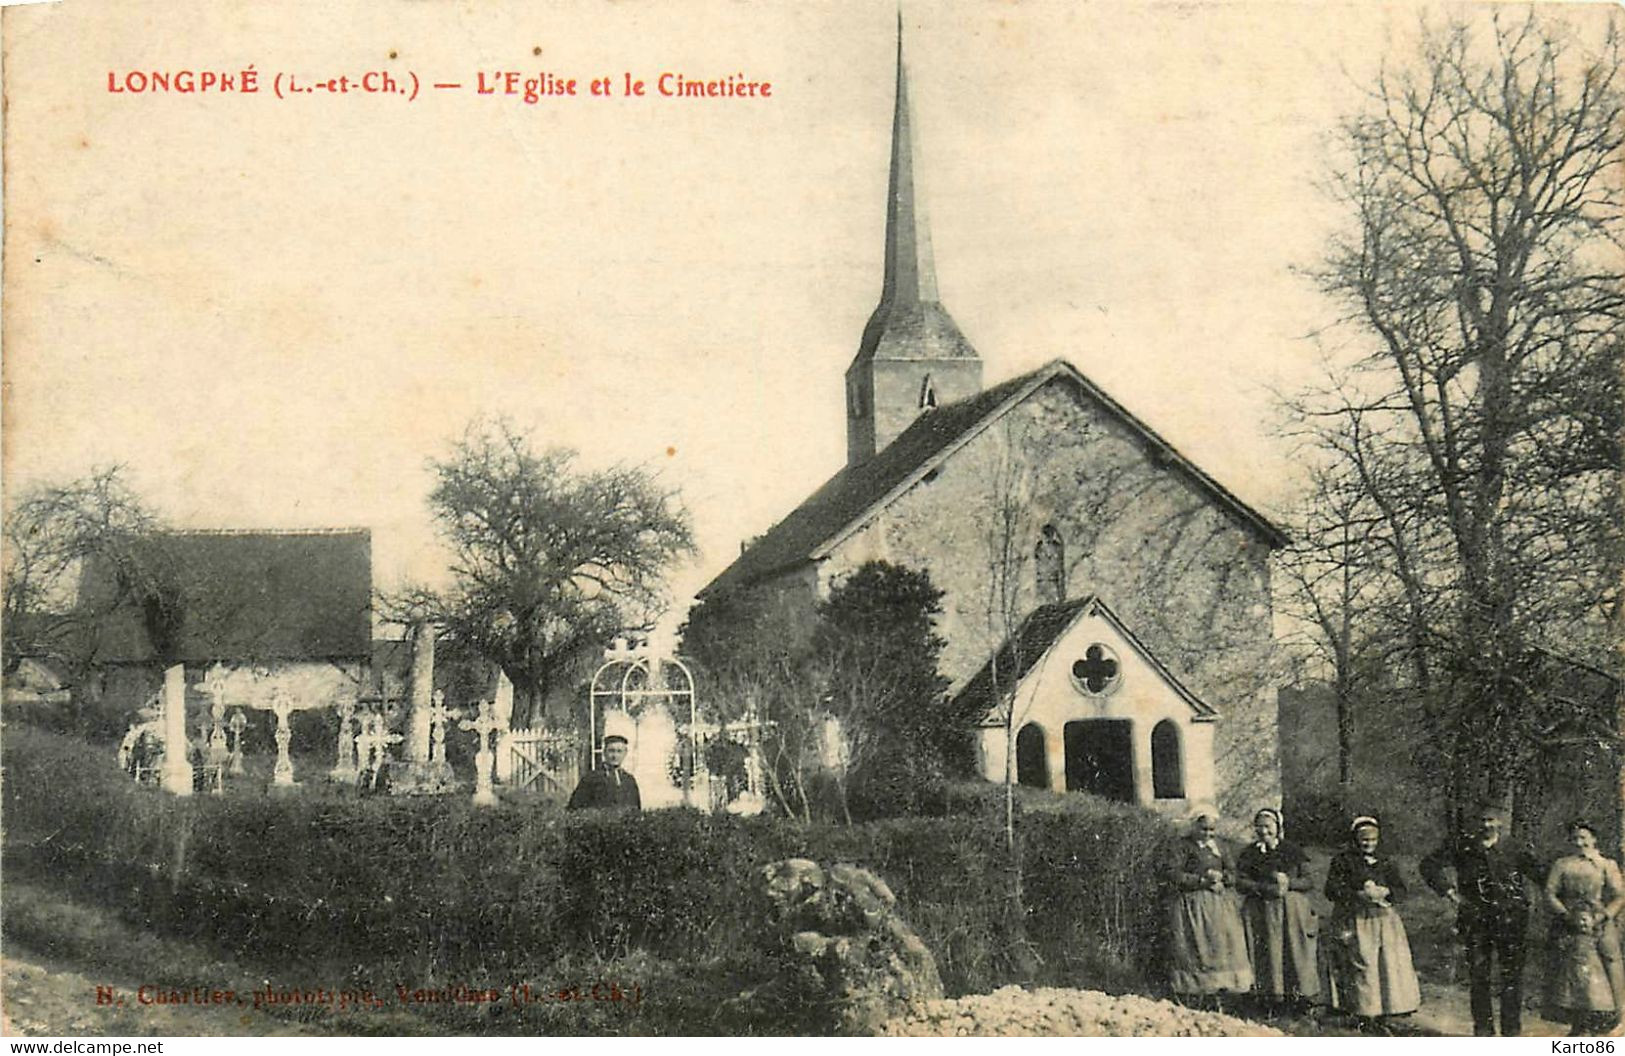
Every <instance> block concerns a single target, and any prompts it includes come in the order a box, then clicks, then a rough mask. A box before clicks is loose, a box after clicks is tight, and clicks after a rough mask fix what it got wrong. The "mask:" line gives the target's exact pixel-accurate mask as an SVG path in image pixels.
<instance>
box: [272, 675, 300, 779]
mask: <svg viewBox="0 0 1625 1056" xmlns="http://www.w3.org/2000/svg"><path fill="white" fill-rule="evenodd" d="M269 710H270V712H271V714H273V715H275V716H276V733H275V734H274V736H275V738H276V768H275V769H274V770H272V771H271V783H272V784H275V785H291V784H294V783H295V782H294V780H293V759H292V757H290V756H289V755H288V745H289V744H291V743H293V728H292V727H290V726H289V725H288V716H289V715H291V714H292V713H293V710H294V708H293V698H291V697H289V696H288V695H287V694H286V693H282V692H278V693H277V694H276V696H274V697H272V698H271V707H270V709H269Z"/></svg>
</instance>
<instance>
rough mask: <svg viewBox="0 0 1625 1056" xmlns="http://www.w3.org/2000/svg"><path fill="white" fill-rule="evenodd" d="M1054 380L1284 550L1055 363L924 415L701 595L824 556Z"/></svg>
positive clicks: (1230, 499) (1258, 518) (1229, 497)
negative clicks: (913, 481) (916, 479)
mask: <svg viewBox="0 0 1625 1056" xmlns="http://www.w3.org/2000/svg"><path fill="white" fill-rule="evenodd" d="M1055 378H1062V379H1065V380H1066V381H1068V382H1070V383H1071V384H1074V385H1076V386H1078V387H1079V388H1080V389H1081V390H1082V391H1083V392H1084V393H1085V395H1086V396H1088V397H1090V398H1091V399H1092V400H1093V401H1094V402H1096V403H1097V404H1099V405H1100V406H1101V407H1103V408H1104V409H1105V411H1106V412H1107V413H1108V414H1111V415H1112V416H1114V417H1115V418H1117V419H1118V420H1119V421H1121V422H1123V423H1124V424H1125V425H1126V426H1127V427H1128V428H1129V429H1131V430H1132V431H1133V432H1135V433H1137V434H1138V435H1139V436H1140V437H1141V438H1142V439H1143V440H1144V441H1145V442H1146V443H1147V444H1148V445H1149V446H1150V447H1151V448H1152V449H1153V450H1155V451H1156V452H1157V453H1158V456H1159V457H1160V458H1162V459H1163V460H1164V461H1165V462H1166V463H1167V464H1168V465H1169V466H1170V468H1172V469H1174V470H1175V471H1176V472H1180V473H1183V474H1184V475H1185V476H1187V477H1188V478H1190V479H1191V480H1192V481H1193V482H1194V483H1195V484H1196V485H1197V486H1198V487H1199V488H1201V489H1202V490H1203V491H1205V492H1206V493H1207V494H1209V495H1210V496H1211V497H1212V498H1213V499H1214V501H1215V502H1216V503H1217V504H1219V505H1220V506H1222V507H1224V508H1225V509H1227V510H1228V511H1229V512H1230V513H1231V514H1232V515H1233V516H1234V517H1235V518H1236V519H1237V520H1238V521H1240V522H1241V523H1242V524H1244V525H1246V526H1247V527H1248V528H1250V529H1251V530H1252V531H1254V532H1255V533H1257V534H1258V535H1260V536H1261V537H1262V538H1263V539H1264V540H1265V542H1267V543H1268V544H1269V545H1270V546H1272V547H1279V546H1282V545H1285V542H1286V536H1285V535H1284V534H1283V533H1282V532H1281V530H1280V529H1279V528H1277V527H1276V526H1275V525H1274V524H1272V523H1270V521H1269V520H1268V519H1266V518H1265V517H1264V516H1263V515H1262V514H1260V513H1258V512H1257V511H1256V510H1254V509H1252V507H1250V506H1248V505H1247V504H1246V503H1244V502H1242V501H1241V500H1240V499H1238V498H1236V497H1235V496H1234V495H1233V494H1231V493H1230V492H1229V491H1228V490H1226V489H1225V488H1224V487H1223V486H1222V485H1220V484H1219V483H1218V482H1217V481H1215V480H1214V479H1213V478H1212V477H1210V476H1208V475H1207V474H1206V473H1205V472H1203V471H1202V470H1201V469H1200V468H1199V467H1198V466H1196V465H1195V464H1194V463H1192V462H1191V461H1190V460H1189V459H1187V458H1185V456H1183V455H1181V454H1180V453H1179V452H1178V451H1177V450H1175V449H1174V447H1173V445H1171V444H1169V443H1168V442H1167V441H1166V440H1164V439H1163V438H1162V437H1160V436H1158V435H1157V434H1156V432H1154V431H1153V430H1152V429H1151V428H1150V427H1149V426H1147V425H1146V424H1145V423H1143V422H1141V421H1140V420H1139V419H1138V418H1136V417H1134V416H1133V415H1132V414H1130V413H1129V412H1128V411H1127V410H1125V409H1124V408H1123V407H1122V406H1121V405H1119V404H1118V403H1117V402H1116V401H1115V400H1113V399H1112V398H1111V397H1109V396H1107V395H1106V394H1105V393H1104V392H1102V391H1101V390H1100V389H1099V388H1098V387H1097V386H1095V384H1094V383H1093V382H1091V381H1089V379H1088V378H1086V377H1084V376H1083V374H1082V373H1080V372H1079V371H1078V370H1077V368H1075V367H1073V366H1072V365H1071V364H1069V363H1067V362H1065V361H1064V360H1055V361H1053V362H1051V363H1049V364H1046V365H1045V366H1043V367H1040V368H1039V369H1038V370H1035V371H1032V372H1030V373H1027V374H1023V375H1020V376H1019V377H1015V378H1011V379H1010V380H1009V381H1006V382H1004V383H1002V384H999V385H995V386H994V387H992V388H990V389H986V390H984V391H982V392H979V393H977V394H976V395H974V396H969V397H966V398H965V399H962V400H957V401H955V402H953V403H950V404H945V405H944V406H942V407H939V408H937V409H935V410H933V411H928V412H926V413H925V414H922V415H920V416H919V417H918V418H916V419H915V420H914V422H913V423H912V424H911V425H909V427H908V428H907V429H906V430H904V431H903V433H902V435H900V436H899V437H898V438H897V439H896V440H893V441H892V442H891V443H890V444H889V445H887V446H886V448H885V449H884V450H882V451H880V452H879V453H877V454H876V455H875V456H874V457H873V458H870V459H869V460H867V461H865V462H863V463H861V464H859V465H857V466H847V467H846V468H844V469H842V470H841V471H840V472H838V473H836V474H835V476H833V477H831V478H830V479H829V480H828V481H827V482H826V483H825V484H824V486H823V487H821V488H819V489H818V490H817V491H815V492H813V493H812V495H810V496H809V497H808V498H807V499H806V500H805V501H803V502H802V503H801V505H799V506H797V507H796V508H795V509H794V510H792V511H791V512H790V514H789V515H788V516H786V517H785V518H784V519H783V520H781V521H780V522H779V523H778V524H776V525H774V526H773V527H772V528H771V529H769V530H768V531H767V532H766V533H765V534H764V535H762V536H760V537H759V538H758V539H757V540H756V541H755V542H754V543H753V544H752V545H750V546H749V547H748V548H747V549H746V550H745V552H744V553H743V554H741V555H740V556H739V558H738V559H737V560H735V561H734V563H733V564H732V565H730V566H728V568H726V569H725V570H723V572H722V573H721V574H720V575H719V576H717V578H716V579H714V580H713V581H712V582H711V583H710V585H709V586H707V587H706V588H705V589H704V590H703V591H701V594H710V593H713V592H715V591H719V590H729V589H734V588H739V587H745V586H749V585H751V584H753V583H756V582H759V581H760V580H763V579H765V578H767V577H769V576H772V575H775V574H777V573H779V572H783V571H787V570H789V569H791V568H794V567H796V566H797V565H800V564H803V563H805V562H807V561H811V560H814V559H815V558H817V557H819V556H822V555H820V554H818V553H817V551H818V550H819V549H820V548H821V547H823V546H825V544H827V543H830V542H831V541H832V540H834V539H835V538H836V537H837V536H839V535H841V534H843V533H844V532H845V531H846V530H847V529H848V528H851V527H855V526H856V523H857V522H859V520H860V519H861V518H864V517H865V515H866V514H868V513H869V511H870V510H871V509H873V508H875V507H876V506H878V505H881V504H883V503H884V502H885V501H886V500H887V499H888V497H889V496H892V494H893V492H894V491H897V490H898V489H899V486H900V485H902V484H904V483H905V482H907V481H908V480H909V478H910V477H912V476H913V475H914V474H915V473H917V472H922V471H928V470H929V468H930V464H931V463H933V462H934V461H936V460H938V459H940V458H942V457H945V456H946V455H947V454H949V453H950V452H951V450H952V449H953V448H955V447H956V446H957V445H958V444H959V443H960V442H961V441H963V440H968V439H969V438H970V437H971V436H972V435H973V434H974V433H975V432H976V431H977V430H979V429H980V428H981V427H982V426H984V425H986V424H988V423H989V422H991V421H992V420H993V419H994V418H995V417H996V416H997V415H998V414H999V413H1000V412H1001V411H1003V410H1006V409H1008V408H1007V405H1009V406H1013V405H1014V404H1015V403H1017V402H1019V401H1020V399H1021V398H1024V397H1025V396H1026V395H1028V394H1029V393H1031V392H1033V391H1036V390H1037V389H1038V388H1039V387H1040V386H1041V385H1043V384H1044V383H1045V382H1047V381H1050V380H1052V379H1055ZM899 493H900V492H899Z"/></svg>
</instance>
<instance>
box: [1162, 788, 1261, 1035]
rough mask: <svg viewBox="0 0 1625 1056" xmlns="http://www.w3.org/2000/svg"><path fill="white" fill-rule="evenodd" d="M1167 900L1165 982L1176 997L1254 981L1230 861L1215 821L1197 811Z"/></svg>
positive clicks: (1237, 988) (1240, 987)
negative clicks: (1168, 966) (1168, 965)
mask: <svg viewBox="0 0 1625 1056" xmlns="http://www.w3.org/2000/svg"><path fill="white" fill-rule="evenodd" d="M1173 881H1174V888H1175V893H1174V897H1173V901H1172V903H1171V904H1170V916H1171V920H1170V922H1169V925H1170V926H1169V931H1170V937H1171V940H1172V946H1173V950H1172V952H1173V970H1172V972H1171V974H1170V979H1169V982H1170V983H1171V984H1172V986H1173V991H1174V993H1175V994H1177V995H1179V996H1180V997H1181V998H1195V999H1196V1003H1201V1001H1202V999H1204V998H1208V997H1214V998H1215V999H1216V998H1217V995H1219V994H1221V993H1224V992H1227V991H1229V992H1233V993H1242V992H1245V991H1246V990H1247V989H1248V988H1249V987H1251V986H1252V985H1253V970H1252V966H1251V965H1250V964H1249V963H1248V960H1247V935H1246V932H1245V930H1244V929H1243V928H1242V924H1241V911H1240V910H1239V908H1238V907H1237V906H1236V896H1235V895H1234V894H1233V893H1232V889H1233V887H1234V885H1235V867H1234V866H1233V865H1232V864H1231V862H1230V858H1229V855H1228V854H1227V853H1226V852H1225V850H1224V848H1222V847H1221V846H1220V845H1219V839H1218V821H1217V819H1216V818H1215V817H1214V816H1213V815H1212V814H1200V815H1198V816H1197V817H1196V819H1195V821H1194V823H1193V825H1192V828H1191V838H1190V839H1189V840H1188V841H1186V842H1185V845H1184V847H1183V848H1182V855H1181V858H1180V860H1179V862H1178V864H1177V866H1176V868H1175V870H1174V875H1173Z"/></svg>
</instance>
